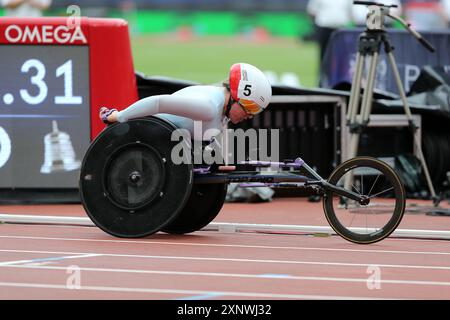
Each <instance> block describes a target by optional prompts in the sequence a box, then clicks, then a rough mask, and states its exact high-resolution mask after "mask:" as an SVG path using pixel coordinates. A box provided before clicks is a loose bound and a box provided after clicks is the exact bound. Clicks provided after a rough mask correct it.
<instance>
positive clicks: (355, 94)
mask: <svg viewBox="0 0 450 320" xmlns="http://www.w3.org/2000/svg"><path fill="white" fill-rule="evenodd" d="M363 66H364V55H362V54H361V53H360V52H358V53H357V54H356V61H355V73H354V75H353V82H352V88H351V90H350V100H349V103H348V110H347V123H350V124H352V123H355V121H356V114H357V113H358V106H359V96H360V94H361V79H362V72H363V69H364V68H363Z"/></svg>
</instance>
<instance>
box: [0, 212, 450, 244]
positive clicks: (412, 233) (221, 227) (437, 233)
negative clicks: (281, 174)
mask: <svg viewBox="0 0 450 320" xmlns="http://www.w3.org/2000/svg"><path fill="white" fill-rule="evenodd" d="M0 221H3V222H6V223H30V224H36V223H37V224H71V225H83V226H89V225H90V226H94V223H93V222H92V221H91V220H90V219H89V218H87V217H68V216H62V217H61V216H41V215H18V214H0ZM350 229H351V230H353V231H355V232H361V231H367V228H364V227H352V228H350ZM202 230H212V231H219V232H228V233H229V232H239V231H246V230H247V231H284V232H286V231H290V232H292V231H294V232H302V233H328V234H336V232H335V231H334V230H333V229H332V228H331V227H330V226H305V225H285V224H255V223H230V222H211V223H210V224H209V225H207V226H206V227H205V228H203V229H202ZM369 230H371V228H369ZM373 230H375V229H373ZM392 236H397V237H415V238H439V239H450V231H447V230H418V229H396V230H395V231H394V232H393V233H392Z"/></svg>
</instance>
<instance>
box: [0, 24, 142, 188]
mask: <svg viewBox="0 0 450 320" xmlns="http://www.w3.org/2000/svg"><path fill="white" fill-rule="evenodd" d="M78 19H79V21H78V22H79V23H78V24H77V25H74V24H73V23H69V18H48V17H47V18H8V17H4V18H0V188H1V189H14V190H17V189H19V190H20V189H33V190H34V189H46V188H47V189H48V188H50V189H59V188H62V189H66V188H69V189H71V188H78V177H79V169H80V166H81V160H82V159H83V156H84V153H85V151H86V150H87V148H88V146H89V143H90V142H91V141H92V139H93V138H95V136H96V135H97V134H98V133H99V132H100V131H101V130H102V129H103V128H104V124H103V123H101V121H100V120H99V119H98V110H99V108H100V107H101V106H114V107H118V108H123V107H126V106H128V105H130V104H131V103H133V102H135V101H136V100H137V99H138V94H137V88H136V78H135V73H134V68H133V61H132V55H131V48H130V41H129V33H128V25H127V23H126V22H125V21H124V20H121V19H99V18H85V17H83V18H78ZM71 22H73V21H71Z"/></svg>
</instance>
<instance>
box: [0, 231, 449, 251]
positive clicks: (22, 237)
mask: <svg viewBox="0 0 450 320" xmlns="http://www.w3.org/2000/svg"><path fill="white" fill-rule="evenodd" d="M0 238H10V239H24V240H27V239H30V240H43V241H45V240H55V241H80V242H103V243H136V244H157V245H171V246H201V247H224V248H248V249H276V250H307V251H335V252H361V253H391V254H424V255H450V252H438V251H435V252H432V251H431V252H430V251H398V250H372V249H336V248H320V247H319V248H317V247H287V246H260V245H237V244H222V243H192V242H175V241H172V242H171V241H146V240H140V241H138V240H106V239H86V238H56V237H29V236H16V235H1V236H0Z"/></svg>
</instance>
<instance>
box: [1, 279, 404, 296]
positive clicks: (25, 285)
mask: <svg viewBox="0 0 450 320" xmlns="http://www.w3.org/2000/svg"><path fill="white" fill-rule="evenodd" d="M0 287H15V288H38V289H63V290H69V291H72V292H73V291H112V292H131V293H159V294H185V295H200V294H201V295H212V294H214V295H220V296H228V297H230V296H231V297H247V298H269V299H309V300H328V299H330V300H394V299H401V298H373V297H349V296H325V295H323V296H321V295H304V294H279V293H260V292H233V291H202V290H177V289H152V288H122V287H103V286H81V287H80V289H68V288H67V287H66V286H64V285H53V284H45V283H19V282H0Z"/></svg>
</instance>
